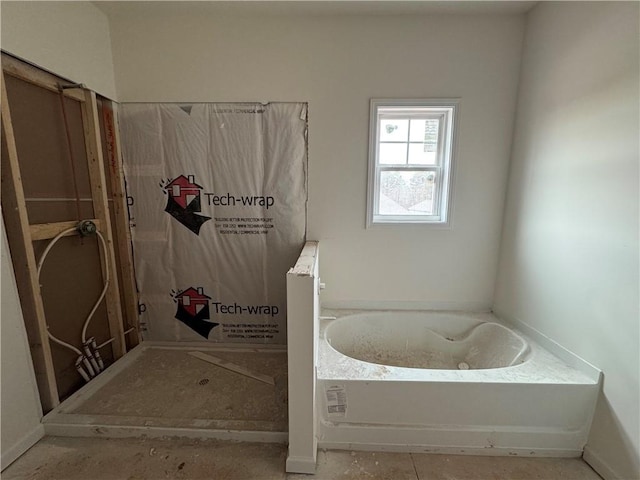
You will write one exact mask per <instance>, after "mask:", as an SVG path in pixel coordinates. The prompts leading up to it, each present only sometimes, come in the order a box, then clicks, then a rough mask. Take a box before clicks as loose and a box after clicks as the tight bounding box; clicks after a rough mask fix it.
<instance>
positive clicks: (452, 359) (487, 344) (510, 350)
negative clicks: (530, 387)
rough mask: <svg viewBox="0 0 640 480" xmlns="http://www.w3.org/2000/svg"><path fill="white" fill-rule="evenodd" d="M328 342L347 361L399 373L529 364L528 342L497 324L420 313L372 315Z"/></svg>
mask: <svg viewBox="0 0 640 480" xmlns="http://www.w3.org/2000/svg"><path fill="white" fill-rule="evenodd" d="M325 339H326V341H327V342H328V343H329V345H331V346H332V347H333V348H334V349H336V350H337V351H338V352H340V353H342V354H344V355H346V356H347V357H351V358H354V359H356V360H362V361H364V362H369V363H376V364H379V365H387V366H393V367H408V368H427V369H443V370H470V369H485V368H504V367H511V366H513V365H518V364H521V363H523V362H524V361H525V360H526V359H527V357H528V353H529V345H528V343H527V341H526V340H525V339H524V338H522V336H520V335H518V334H517V333H515V332H514V331H512V330H510V329H508V328H507V327H505V326H503V325H500V324H499V323H496V322H482V321H480V320H478V319H475V318H473V317H469V316H461V315H457V316H453V315H451V314H448V315H446V314H439V315H433V314H432V315H425V314H424V313H418V312H403V313H402V314H398V313H395V314H391V313H389V312H387V313H385V312H368V313H359V314H354V315H349V316H346V317H342V318H341V319H339V320H336V321H334V322H331V324H330V325H329V326H328V327H327V328H326V330H325Z"/></svg>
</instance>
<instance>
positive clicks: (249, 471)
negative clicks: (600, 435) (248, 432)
mask: <svg viewBox="0 0 640 480" xmlns="http://www.w3.org/2000/svg"><path fill="white" fill-rule="evenodd" d="M286 452H287V447H286V446H285V445H281V444H266V443H262V444H258V443H239V442H221V441H217V440H193V439H184V438H181V439H164V440H162V439H148V438H147V439H145V438H140V439H130V438H126V439H125V438H119V439H116V438H112V439H102V438H61V437H45V438H44V439H43V440H41V441H40V442H38V443H37V444H36V445H35V446H34V447H33V448H32V449H31V450H29V451H28V452H27V453H26V454H25V455H23V456H22V457H21V458H19V459H18V460H17V461H16V462H15V463H13V465H11V466H9V468H7V469H6V470H4V471H3V472H2V479H3V480H51V479H61V480H62V479H64V480H116V479H126V480H159V479H164V478H171V479H193V480H196V479H207V480H211V479H215V480H252V479H255V480H355V479H363V480H364V479H367V480H378V479H379V480H383V479H384V480H534V479H535V480H600V477H599V476H598V475H597V474H596V473H595V472H594V471H593V470H592V469H591V468H590V467H589V465H587V464H586V463H584V462H583V461H582V460H581V459H579V458H521V457H473V456H462V455H429V454H426V453H425V454H416V453H411V454H409V453H374V452H348V451H326V452H325V451H320V452H318V468H317V471H316V474H315V475H295V474H286V473H285V471H284V466H285V459H286Z"/></svg>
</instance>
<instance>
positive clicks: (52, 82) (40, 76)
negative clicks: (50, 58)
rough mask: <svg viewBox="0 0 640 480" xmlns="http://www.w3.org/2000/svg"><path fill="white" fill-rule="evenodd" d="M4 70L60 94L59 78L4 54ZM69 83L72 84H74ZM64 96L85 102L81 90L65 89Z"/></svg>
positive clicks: (8, 73)
mask: <svg viewBox="0 0 640 480" xmlns="http://www.w3.org/2000/svg"><path fill="white" fill-rule="evenodd" d="M2 70H3V72H4V73H6V74H7V75H11V76H12V77H16V78H19V79H21V80H24V81H25V82H28V83H32V84H33V85H37V86H38V87H42V88H44V89H47V90H50V91H52V92H56V93H59V91H60V89H59V85H60V79H59V78H58V77H56V76H55V75H53V74H51V73H47V72H45V71H44V70H41V69H40V68H38V67H34V66H32V65H29V64H28V63H25V62H23V61H22V60H18V59H17V58H14V57H12V56H10V55H6V54H4V53H3V54H2ZM67 83H68V84H71V83H72V82H67ZM64 94H65V96H67V97H69V98H73V99H74V100H77V101H79V102H84V100H85V97H84V94H83V92H82V90H81V89H79V88H74V89H65V90H64Z"/></svg>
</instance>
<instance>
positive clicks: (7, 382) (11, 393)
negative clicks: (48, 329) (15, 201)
mask: <svg viewBox="0 0 640 480" xmlns="http://www.w3.org/2000/svg"><path fill="white" fill-rule="evenodd" d="M0 229H1V230H2V232H1V233H0V241H2V258H1V260H0V261H1V268H2V301H1V302H2V320H1V321H0V325H1V331H0V337H1V339H2V350H1V360H0V367H1V372H0V379H1V380H0V382H1V383H2V389H1V392H2V393H1V395H0V397H1V398H0V406H1V409H2V412H1V416H2V428H0V432H1V439H0V440H1V441H0V445H1V446H2V461H1V464H0V468H2V469H4V468H5V467H6V466H8V465H9V464H10V463H11V462H13V461H14V460H15V459H16V458H18V457H19V456H20V455H21V454H22V453H24V452H25V451H26V450H27V449H28V448H29V447H30V446H31V445H33V444H34V443H35V442H37V441H38V440H39V439H40V438H41V437H42V436H43V435H44V427H43V426H42V424H41V423H40V419H41V418H42V408H41V407H40V397H39V395H38V390H37V387H36V379H35V375H34V373H33V364H32V363H31V354H30V352H29V343H28V341H27V332H26V330H25V328H24V320H23V318H22V310H21V309H20V300H19V299H18V290H17V287H16V281H15V278H14V276H13V269H12V268H11V257H10V253H9V248H8V246H7V238H6V235H5V231H4V222H1V223H0Z"/></svg>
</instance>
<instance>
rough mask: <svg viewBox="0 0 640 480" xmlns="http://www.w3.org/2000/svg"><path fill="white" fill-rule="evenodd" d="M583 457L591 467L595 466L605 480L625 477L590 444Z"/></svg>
mask: <svg viewBox="0 0 640 480" xmlns="http://www.w3.org/2000/svg"><path fill="white" fill-rule="evenodd" d="M582 459H583V460H584V461H585V462H587V463H588V464H589V466H590V467H591V468H593V469H594V470H595V471H596V473H597V474H598V475H600V476H601V477H602V478H604V480H619V479H621V478H624V477H623V476H622V475H618V474H617V473H616V472H615V471H614V470H613V468H612V467H611V465H609V464H608V463H607V462H605V461H604V460H603V459H602V457H600V456H599V455H598V454H597V453H595V452H594V451H593V450H592V449H591V448H590V447H589V445H587V446H586V447H584V454H583V455H582Z"/></svg>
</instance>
